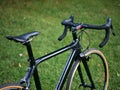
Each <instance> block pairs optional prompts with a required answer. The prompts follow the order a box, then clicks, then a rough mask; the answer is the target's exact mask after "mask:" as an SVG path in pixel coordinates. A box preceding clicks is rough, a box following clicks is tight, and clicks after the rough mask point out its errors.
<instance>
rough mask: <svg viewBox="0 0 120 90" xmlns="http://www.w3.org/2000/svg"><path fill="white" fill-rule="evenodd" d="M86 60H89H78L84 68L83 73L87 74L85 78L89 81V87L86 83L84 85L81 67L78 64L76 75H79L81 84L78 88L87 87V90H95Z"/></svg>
mask: <svg viewBox="0 0 120 90" xmlns="http://www.w3.org/2000/svg"><path fill="white" fill-rule="evenodd" d="M87 59H89V58H85V57H83V58H82V60H81V59H80V60H81V62H82V63H83V66H84V68H85V71H86V73H87V76H88V79H89V81H90V83H91V85H88V84H87V83H85V81H84V78H83V73H82V69H81V66H80V64H79V66H78V68H77V70H78V74H79V76H80V79H81V83H82V84H80V85H79V87H80V86H83V87H85V88H87V87H88V88H91V90H93V89H95V85H94V82H93V79H92V76H91V73H90V69H89V67H88V64H87V61H88V60H87Z"/></svg>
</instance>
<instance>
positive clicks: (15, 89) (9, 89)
mask: <svg viewBox="0 0 120 90" xmlns="http://www.w3.org/2000/svg"><path fill="white" fill-rule="evenodd" d="M0 90H25V88H24V86H22V85H20V84H18V83H11V84H5V85H2V86H0Z"/></svg>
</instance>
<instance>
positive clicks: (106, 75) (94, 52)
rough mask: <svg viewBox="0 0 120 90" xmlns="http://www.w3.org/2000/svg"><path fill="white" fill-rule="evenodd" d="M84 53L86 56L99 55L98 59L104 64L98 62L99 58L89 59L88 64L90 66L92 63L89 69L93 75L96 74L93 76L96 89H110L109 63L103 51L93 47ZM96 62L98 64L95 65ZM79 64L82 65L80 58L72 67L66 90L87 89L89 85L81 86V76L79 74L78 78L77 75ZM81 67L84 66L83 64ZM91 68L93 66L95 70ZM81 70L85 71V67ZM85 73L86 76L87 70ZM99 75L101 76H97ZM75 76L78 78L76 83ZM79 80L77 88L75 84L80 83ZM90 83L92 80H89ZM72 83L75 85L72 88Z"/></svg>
mask: <svg viewBox="0 0 120 90" xmlns="http://www.w3.org/2000/svg"><path fill="white" fill-rule="evenodd" d="M82 54H84V56H85V57H90V56H97V59H98V60H99V61H100V62H101V64H102V66H101V64H100V62H99V63H96V62H97V61H98V60H97V61H95V60H94V59H91V58H89V60H87V64H88V66H89V63H90V66H89V69H90V71H91V72H90V73H91V76H92V75H95V76H94V77H93V76H92V78H93V81H94V84H95V89H96V90H107V89H108V81H109V72H108V64H107V61H106V58H105V56H104V55H103V53H102V52H101V51H99V50H97V49H93V48H92V49H89V50H86V51H85V52H83V53H82ZM98 57H99V58H98ZM95 59H96V58H95ZM91 61H93V62H91ZM95 64H96V66H95ZM79 65H80V66H81V63H80V60H76V61H75V63H74V65H73V67H72V69H71V71H70V74H69V77H68V82H67V86H66V90H86V89H87V87H84V86H83V87H81V86H82V85H81V86H80V82H81V80H80V77H78V76H77V77H78V78H77V77H76V75H77V73H78V72H76V70H77V68H78V66H79ZM94 66H95V67H94ZM83 67H84V66H83ZM102 67H103V69H101V68H102ZM81 68H82V66H81ZM91 68H93V71H92V70H91ZM81 70H82V71H83V69H81ZM100 70H103V71H100ZM84 71H85V70H84ZM96 71H98V73H96ZM83 74H84V76H85V74H86V72H85V73H83ZM100 74H101V75H100ZM97 75H98V76H99V77H97ZM86 77H87V76H86ZM74 78H75V79H76V80H75V84H74V83H73V81H74ZM83 78H84V77H83ZM86 79H88V78H86ZM103 79H104V80H103ZM77 80H79V81H78V82H79V85H77V87H76V88H75V85H76V84H78V82H77ZM95 80H96V81H95ZM85 82H86V81H85ZM101 83H102V84H101ZM89 84H90V82H89ZM72 85H73V86H74V88H72ZM102 87H103V88H102ZM81 88H82V89H81ZM84 88H85V89H84ZM87 90H89V89H87ZM90 90H93V89H91V88H90Z"/></svg>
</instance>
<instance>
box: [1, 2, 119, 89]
mask: <svg viewBox="0 0 120 90" xmlns="http://www.w3.org/2000/svg"><path fill="white" fill-rule="evenodd" d="M119 8H120V0H94V1H90V0H74V1H70V0H0V85H1V84H3V83H10V82H15V81H17V82H18V81H19V80H20V78H21V77H23V76H24V73H25V71H26V68H27V66H28V64H27V61H26V60H27V59H28V58H27V52H26V49H25V47H24V46H22V45H20V44H18V43H17V44H16V43H14V42H11V41H8V40H6V38H5V36H7V35H19V34H22V33H26V32H30V31H34V30H35V31H39V32H40V35H39V36H37V37H36V38H34V39H33V41H32V46H33V51H34V55H35V57H36V58H37V57H39V56H42V55H44V54H47V53H49V52H51V51H54V50H56V49H58V48H60V47H62V46H65V45H66V44H69V43H70V42H71V40H72V37H71V33H70V32H69V33H68V34H67V37H66V38H65V39H64V40H63V41H62V42H59V41H58V40H57V38H58V37H59V36H60V35H61V33H62V32H63V26H62V25H61V24H60V23H61V21H62V20H63V19H65V18H68V17H69V16H70V15H74V16H75V21H76V22H81V23H89V24H103V23H105V20H106V18H108V17H111V18H112V20H113V26H114V29H115V32H116V36H115V37H113V36H112V34H111V36H110V40H109V42H108V44H107V45H106V46H105V47H104V48H102V49H100V50H102V51H103V53H104V54H105V56H106V58H107V60H108V63H109V71H110V82H109V90H113V89H114V90H119V89H120V70H119V64H120V60H119V58H120V55H119V53H120V51H119V50H120V42H119V39H120V37H119V35H120V31H119V30H120V27H119V26H120V22H119V21H120V17H119V15H120V9H119ZM89 35H90V37H91V47H96V48H98V44H99V43H100V42H101V41H102V39H103V37H104V31H89ZM83 42H84V41H83ZM84 45H85V44H84ZM85 46H86V45H85ZM20 54H22V56H20ZM68 55H69V52H66V53H65V54H63V55H59V56H57V57H55V58H52V59H50V60H49V61H47V62H45V63H42V64H41V65H40V66H38V69H39V73H40V75H41V76H40V78H41V80H42V86H43V90H46V89H47V90H53V89H54V87H55V85H56V83H57V80H58V79H59V76H60V73H61V71H62V69H63V66H64V64H65V62H66V59H67V57H68ZM61 57H62V58H61ZM53 69H55V70H53ZM32 90H34V89H32Z"/></svg>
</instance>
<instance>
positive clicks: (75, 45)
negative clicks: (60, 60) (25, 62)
mask: <svg viewBox="0 0 120 90" xmlns="http://www.w3.org/2000/svg"><path fill="white" fill-rule="evenodd" d="M26 47H27V51H28V55H29V61H30V66H29V68H28V71H27V73H26V75H25V76H24V78H23V79H22V80H21V82H20V83H26V86H27V88H29V85H30V82H29V81H30V77H31V76H32V75H33V77H34V81H35V85H36V88H37V90H42V88H41V84H40V80H39V76H38V72H37V68H36V67H37V65H39V64H40V63H41V62H44V61H46V60H48V59H49V58H52V57H54V56H56V55H59V54H61V53H63V52H65V51H68V50H70V49H72V51H71V54H70V56H69V58H68V60H67V62H66V65H65V67H64V70H63V72H62V74H61V76H60V79H59V81H58V84H57V85H56V88H55V90H61V89H62V87H63V85H64V83H65V80H66V78H67V75H68V73H69V70H70V68H71V66H72V64H73V61H74V60H75V58H76V57H77V56H78V55H79V54H80V50H81V46H80V45H79V40H76V41H73V42H72V43H71V44H70V45H67V46H65V47H63V48H61V49H58V50H56V51H54V52H52V53H50V54H47V55H45V56H42V57H40V58H38V59H34V57H33V53H32V48H31V45H30V43H27V44H26Z"/></svg>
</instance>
